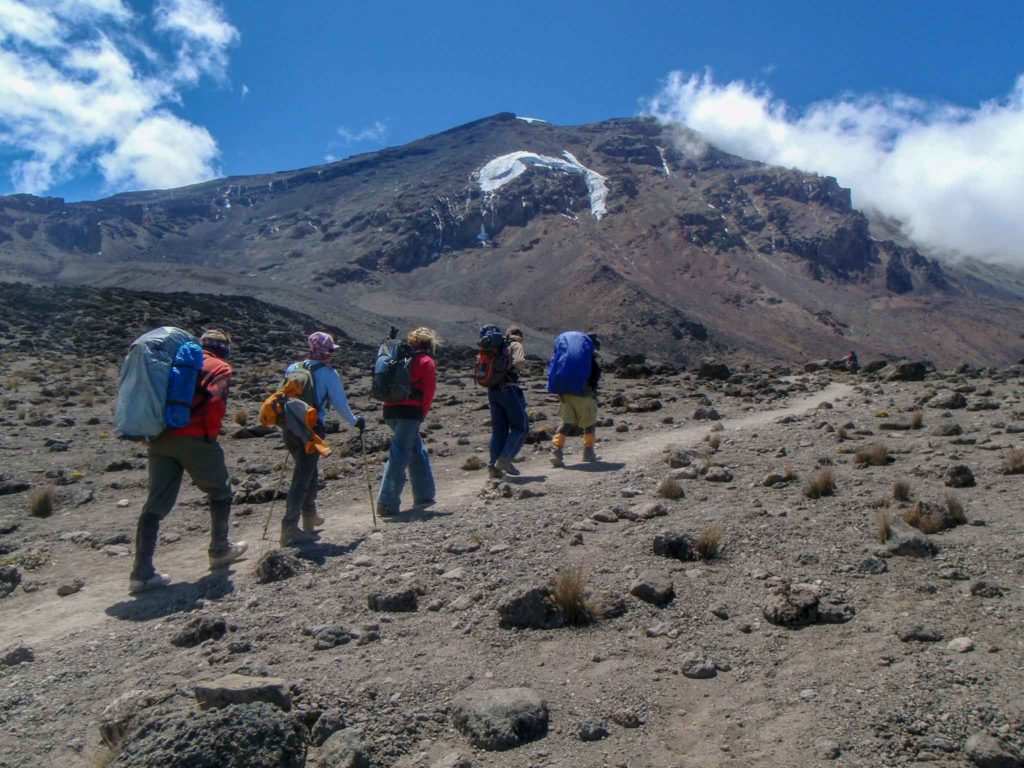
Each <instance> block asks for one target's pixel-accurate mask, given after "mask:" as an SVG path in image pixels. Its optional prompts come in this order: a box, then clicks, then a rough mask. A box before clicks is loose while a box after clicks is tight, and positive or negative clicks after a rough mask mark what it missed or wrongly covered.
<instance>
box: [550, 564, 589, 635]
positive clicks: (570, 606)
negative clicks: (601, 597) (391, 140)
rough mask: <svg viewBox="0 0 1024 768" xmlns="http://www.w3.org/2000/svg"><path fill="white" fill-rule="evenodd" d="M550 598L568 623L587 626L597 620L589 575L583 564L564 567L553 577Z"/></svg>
mask: <svg viewBox="0 0 1024 768" xmlns="http://www.w3.org/2000/svg"><path fill="white" fill-rule="evenodd" d="M549 599H550V600H551V602H552V603H554V604H555V605H557V606H558V607H559V608H560V609H561V610H562V613H563V614H564V615H565V620H566V622H567V623H568V624H573V625H576V626H585V625H587V624H593V623H594V622H595V621H597V615H596V613H595V609H594V604H593V602H592V601H591V599H590V595H589V594H588V593H587V576H586V574H585V573H584V572H583V566H582V565H578V564H577V565H574V566H571V567H569V568H563V569H562V570H561V571H559V572H558V575H556V576H555V577H554V578H553V579H551V596H550V598H549Z"/></svg>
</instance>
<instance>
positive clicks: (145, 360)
mask: <svg viewBox="0 0 1024 768" xmlns="http://www.w3.org/2000/svg"><path fill="white" fill-rule="evenodd" d="M179 352H180V353H181V354H179ZM202 360H203V350H202V347H200V346H199V342H198V341H197V340H196V339H195V337H194V336H192V335H191V334H189V333H187V332H186V331H183V330H181V329H180V328H174V327H171V326H165V327H163V328H157V329H155V330H152V331H150V332H149V333H145V334H143V335H142V336H140V337H139V338H137V339H136V340H135V341H133V342H132V344H131V346H130V347H129V348H128V355H127V356H126V357H125V360H124V363H123V364H122V365H121V379H120V384H119V385H118V389H117V402H116V404H115V406H114V431H115V433H116V434H117V436H118V437H120V438H123V439H126V440H151V439H153V438H154V437H157V436H158V435H159V434H160V433H161V432H163V431H164V430H166V429H167V428H168V427H170V428H172V429H176V428H179V427H183V426H185V425H186V424H188V422H189V419H191V417H192V403H193V399H194V397H195V391H196V381H197V378H198V374H199V370H200V369H201V368H202V365H203V363H202Z"/></svg>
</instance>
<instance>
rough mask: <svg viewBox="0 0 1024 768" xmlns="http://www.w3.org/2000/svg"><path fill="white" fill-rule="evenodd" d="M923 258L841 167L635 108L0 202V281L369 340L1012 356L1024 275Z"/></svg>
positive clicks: (754, 353) (502, 121) (810, 354)
mask: <svg viewBox="0 0 1024 768" xmlns="http://www.w3.org/2000/svg"><path fill="white" fill-rule="evenodd" d="M1008 275H1010V273H1009V272H1007V270H1003V269H1001V268H995V267H988V266H986V265H980V264H977V263H947V262H940V261H939V260H937V259H935V258H931V257H929V256H926V255H923V254H922V252H921V250H920V249H918V248H916V247H915V246H914V245H913V244H912V243H909V242H907V241H906V240H904V239H903V238H901V237H900V236H899V235H898V232H897V231H895V230H894V229H893V227H891V226H889V227H887V226H884V224H881V223H879V222H878V221H869V219H868V218H867V217H866V216H865V215H864V214H863V213H861V212H859V211H857V210H855V209H854V208H853V207H852V206H851V202H850V193H849V190H846V189H843V188H842V187H840V186H839V184H838V183H837V182H836V180H835V179H833V178H830V177H822V176H816V175H811V174H805V173H801V172H797V171H793V170H787V169H783V168H777V167H772V166H768V165H764V164H761V163H756V162H751V161H748V160H744V159H742V158H739V157H736V156H733V155H729V154H726V153H724V152H721V151H719V150H717V149H715V148H714V147H711V146H708V145H707V144H706V143H705V142H703V141H702V139H701V137H700V136H698V135H696V134H694V133H692V132H687V131H685V130H682V129H679V128H676V127H671V126H664V125H662V124H659V123H657V122H655V121H653V120H650V119H646V118H633V119H616V120H608V121H605V122H601V123H596V124H590V125H581V126H556V125H552V124H549V123H546V122H543V121H538V120H530V119H524V118H517V117H516V116H515V115H513V114H509V113H503V114H498V115H494V116H492V117H489V118H485V119H483V120H478V121H476V122H473V123H469V124H466V125H463V126H459V127H458V128H453V129H451V130H449V131H445V132H443V133H440V134H437V135H434V136H429V137H427V138H424V139H421V140H418V141H414V142H412V143H410V144H407V145H405V146H402V147H396V148H391V149H385V150H381V151H379V152H374V153H369V154H364V155H358V156H355V157H352V158H349V159H347V160H343V161H340V162H336V163H330V164H327V165H322V166H317V167H313V168H306V169H301V170H297V171H285V172H278V173H273V174H265V175H257V176H245V177H232V178H227V179H221V180H217V181H211V182H206V183H203V184H197V185H194V186H190V187H185V188H182V189H175V190H165V191H148V192H136V193H128V194H120V195H115V196H113V197H109V198H106V199H103V200H99V201H96V202H81V203H65V202H64V201H63V200H60V199H58V198H39V197H33V196H29V195H11V196H7V197H0V277H2V278H6V279H14V280H29V281H34V282H40V283H50V282H59V283H73V284H78V283H84V284H90V285H97V286H119V287H125V288H133V289H138V290H173V291H191V292H206V293H225V294H244V295H247V296H253V297H255V298H258V299H261V300H264V301H269V302H272V303H276V304H278V305H281V306H284V307H289V308H293V309H296V310H301V311H303V312H306V313H308V314H311V315H313V316H315V317H317V318H320V319H321V320H323V321H324V322H329V323H332V324H334V325H337V326H340V327H342V328H344V329H345V330H346V331H347V332H348V333H349V334H350V335H352V336H353V337H354V338H357V339H362V340H367V341H369V340H373V339H374V338H377V337H379V336H380V334H381V333H382V331H383V330H385V329H386V326H387V325H388V324H389V323H392V322H394V323H395V324H399V325H403V326H409V325H414V324H420V323H425V324H430V325H433V326H436V327H438V328H439V329H440V330H441V331H442V334H443V335H445V336H447V337H449V338H451V339H453V340H455V341H459V342H468V341H470V340H471V338H472V336H473V334H474V333H475V329H476V327H477V326H478V325H479V324H480V323H482V322H485V321H487V322H490V321H497V322H499V323H506V324H507V323H512V322H515V323H519V324H521V325H523V326H524V327H525V329H526V330H527V333H528V336H530V337H532V340H533V341H534V344H535V346H534V349H535V350H537V349H539V348H540V347H541V346H543V345H544V344H546V342H547V341H549V340H550V338H551V337H552V336H553V335H554V334H556V333H557V332H559V331H560V330H564V329H567V328H580V329H590V330H595V331H597V332H599V333H600V334H602V336H604V337H605V338H606V340H607V343H608V347H609V348H610V349H611V350H613V351H618V352H643V353H646V354H647V355H648V356H649V357H651V358H653V359H661V360H671V361H675V362H688V361H691V360H693V359H695V358H697V357H700V356H703V355H706V354H729V355H731V356H735V357H739V358H742V359H750V360H762V361H773V360H782V361H801V360H806V359H808V358H819V357H837V356H840V355H845V353H846V352H847V351H848V349H850V348H856V349H857V350H858V351H859V353H860V354H861V357H862V358H866V357H868V356H875V355H900V356H910V357H925V358H930V359H932V360H934V361H935V362H936V363H939V364H952V363H955V362H959V361H961V360H964V361H969V362H973V363H1005V362H1009V361H1011V360H1016V359H1017V358H1018V357H1020V356H1021V354H1022V349H1021V346H1022V345H1021V338H1022V337H1021V334H1022V332H1024V304H1022V299H1024V289H1022V287H1021V286H1024V280H1022V279H1021V277H1020V276H1019V275H1017V276H1015V277H1014V276H1008Z"/></svg>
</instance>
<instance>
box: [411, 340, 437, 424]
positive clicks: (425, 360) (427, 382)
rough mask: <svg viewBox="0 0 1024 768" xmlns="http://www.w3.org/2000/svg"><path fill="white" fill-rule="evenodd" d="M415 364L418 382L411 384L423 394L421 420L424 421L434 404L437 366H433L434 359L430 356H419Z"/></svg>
mask: <svg viewBox="0 0 1024 768" xmlns="http://www.w3.org/2000/svg"><path fill="white" fill-rule="evenodd" d="M417 362H418V363H419V365H418V366H417V368H416V370H417V371H418V372H419V376H418V380H417V381H415V382H413V386H415V387H416V388H417V389H418V390H419V391H420V392H422V393H423V418H424V419H425V418H427V414H428V413H430V406H431V404H432V403H433V402H434V393H436V392H437V366H435V365H434V358H432V357H430V355H420V357H419V360H418V361H417Z"/></svg>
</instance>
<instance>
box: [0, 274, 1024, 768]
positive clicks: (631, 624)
mask: <svg viewBox="0 0 1024 768" xmlns="http://www.w3.org/2000/svg"><path fill="white" fill-rule="evenodd" d="M171 321H173V322H176V323H179V324H183V325H185V326H186V327H189V328H190V329H192V330H199V329H200V327H201V326H203V325H224V324H228V323H231V324H232V326H231V327H232V328H233V329H234V331H235V335H236V337H237V338H238V339H239V340H240V343H239V346H238V349H237V354H235V355H234V359H233V361H232V362H233V365H234V368H235V371H236V383H235V386H234V387H233V389H232V399H231V403H230V408H229V414H230V415H231V417H232V418H231V419H230V420H229V421H228V423H227V424H226V426H225V430H224V434H223V436H222V437H221V444H222V445H223V447H224V451H225V455H226V457H227V461H228V467H229V471H230V473H231V476H232V478H233V483H234V487H235V489H236V504H235V508H234V509H235V513H234V516H233V529H232V536H233V537H234V538H235V539H247V540H249V542H250V544H251V545H252V547H253V548H252V550H251V557H249V558H248V559H247V560H245V561H242V562H239V563H237V564H236V565H235V566H234V567H233V568H231V569H225V570H222V571H218V572H216V573H210V572H208V571H207V562H206V542H207V526H208V522H209V517H208V513H207V510H206V508H205V504H204V499H203V498H202V496H201V494H199V492H198V491H197V490H196V489H195V488H194V487H192V486H191V484H189V483H188V482H186V483H185V484H184V486H183V492H182V496H181V499H180V502H179V504H178V506H177V507H176V509H175V510H174V511H173V512H172V513H171V515H170V516H169V517H168V519H167V520H166V521H165V523H164V525H163V526H162V529H161V538H160V544H159V547H158V550H157V559H156V562H157V565H158V566H159V567H160V568H161V570H166V571H168V572H169V573H170V574H171V576H172V579H173V583H172V584H171V585H170V586H169V587H168V588H167V589H166V590H162V591H159V592H154V593H149V594H146V595H143V596H141V597H138V598H133V597H131V596H129V595H128V594H127V577H128V571H129V569H130V555H131V533H132V531H133V526H134V522H135V519H136V515H137V514H138V511H139V508H140V506H141V504H142V502H143V499H144V497H145V492H146V462H145V458H144V452H143V450H141V449H140V446H137V445H134V444H129V443H124V442H120V441H117V440H114V439H113V438H112V436H111V425H110V418H111V409H112V404H113V400H114V395H115V389H116V384H115V383H116V370H117V366H118V363H119V362H120V358H121V356H122V354H123V350H124V339H127V338H129V337H131V336H133V335H134V334H135V333H136V332H138V331H139V330H142V329H145V328H148V327H149V326H152V325H155V324H159V323H162V322H171ZM315 322H316V321H314V320H313V319H312V318H308V317H303V316H299V315H297V314H295V313H292V312H288V311H282V310H281V309H280V308H278V307H272V306H267V305H264V304H262V303H260V302H257V301H254V300H251V299H224V298H218V297H190V296H187V295H181V294H164V295H156V294H135V293H132V292H129V291H124V290H117V291H107V290H103V291H94V290H91V289H86V288H73V289H59V290H53V289H50V288H32V289H27V288H25V287H23V286H13V287H12V286H7V287H2V288H0V354H2V357H3V362H4V366H5V379H6V380H5V383H4V392H3V396H2V399H0V456H2V457H3V462H2V464H3V466H2V470H0V471H2V473H3V476H2V477H0V766H2V767H3V768H29V767H30V766H32V767H34V766H39V765H59V766H62V767H66V768H96V767H97V766H112V767H113V768H129V767H132V768H134V767H136V766H138V767H140V768H141V767H142V766H146V768H152V767H153V766H161V768H186V767H191V766H196V765H211V766H212V765H216V766H222V767H223V768H265V766H288V767H289V768H303V766H310V767H311V768H312V766H319V767H320V768H341V767H342V766H344V767H348V768H351V766H363V767H364V768H473V767H474V766H475V767H476V768H483V767H485V766H486V767H489V768H490V767H496V768H500V767H507V768H513V767H514V768H520V767H521V766H535V767H536V768H541V767H542V766H549V767H550V768H563V767H564V768H598V767H602V768H603V767H605V766H649V767H650V768H678V766H688V765H701V766H712V767H720V768H731V767H733V766H758V767H760V766H764V767H765V768H769V767H772V768H774V766H780V765H786V766H794V767H795V768H812V767H815V768H817V767H818V766H822V765H835V766H838V767H846V766H849V767H850V768H854V767H858V768H859V767H860V766H880V765H886V766H899V767H901V768H902V767H903V766H907V767H908V768H909V766H920V765H923V764H927V765H933V766H943V767H945V766H950V767H951V768H952V766H977V767H979V768H983V767H985V766H994V765H998V766H1010V768H1020V766H1021V765H1022V764H1024V763H1022V759H1021V749H1022V748H1024V710H1022V702H1024V697H1022V692H1024V674H1022V670H1024V645H1022V641H1021V636H1020V616H1021V611H1022V610H1024V600H1022V595H1024V569H1022V563H1021V553H1020V546H1019V542H1020V540H1021V519H1020V513H1019V509H1020V506H1021V505H1020V501H1021V498H1022V495H1024V451H1021V450H1020V448H1021V442H1020V439H1019V438H1020V436H1021V434H1022V433H1024V400H1022V396H1024V367H1021V366H1013V367H1010V368H1004V369H998V370H997V369H984V370H977V369H973V368H970V367H968V366H964V367H960V368H958V369H957V370H944V371H938V372H931V373H926V372H925V371H924V370H923V369H920V368H915V367H914V366H909V365H908V366H902V367H893V368H890V369H889V370H887V371H886V372H885V373H884V374H875V375H861V376H850V375H848V374H845V373H840V374H835V373H831V372H828V371H819V372H815V373H812V374H807V375H804V374H794V373H793V372H792V371H787V370H783V369H780V368H774V369H770V370H768V369H758V368H753V367H751V368H745V367H738V368H736V369H734V370H733V371H731V372H730V371H728V370H723V369H722V368H721V367H715V366H706V367H705V368H703V369H701V370H699V371H696V372H690V373H681V372H679V371H676V370H671V369H664V370H662V371H659V372H655V373H651V372H648V373H647V374H646V375H641V377H640V378H630V379H625V378H619V377H617V376H609V377H608V378H607V381H606V383H605V385H604V387H603V391H602V393H601V414H600V415H601V419H602V421H601V426H600V428H599V430H598V435H599V443H598V452H599V457H600V460H599V461H598V462H596V463H593V464H583V463H581V462H580V461H579V452H580V441H579V439H578V438H573V439H571V440H570V443H569V446H568V449H569V450H568V456H567V459H568V460H567V466H566V467H565V468H564V469H558V470H555V469H552V468H551V466H550V464H549V462H548V461H547V457H546V448H547V439H548V437H549V436H550V431H551V429H552V426H553V421H554V418H555V414H556V408H557V404H556V403H555V402H553V400H552V399H550V398H549V397H548V396H547V395H546V394H545V393H544V384H543V378H542V373H541V372H542V363H541V361H535V362H534V363H533V364H532V365H531V367H530V370H529V372H528V375H527V376H526V377H525V388H526V394H527V401H528V405H529V408H530V415H531V419H532V427H533V431H532V433H531V437H530V442H529V444H528V445H527V447H526V450H525V451H524V453H523V456H522V460H521V461H520V462H519V464H518V466H519V468H520V470H521V474H520V475H519V476H518V477H514V478H509V480H508V482H491V481H488V480H487V479H486V478H485V477H484V473H483V472H482V471H481V469H480V467H481V465H482V463H481V462H480V461H479V459H480V457H481V456H484V455H485V453H486V445H487V438H488V424H487V416H486V406H485V402H486V401H485V397H484V394H483V392H482V391H481V390H480V389H479V388H477V387H475V386H474V385H473V384H472V383H471V381H470V375H469V370H468V368H467V366H466V365H464V364H463V363H464V362H465V361H464V360H459V359H458V357H457V356H454V357H452V358H450V359H448V360H447V361H442V363H441V365H440V366H439V375H440V382H439V383H440V386H439V392H438V398H437V404H436V408H435V410H434V411H433V412H432V414H431V417H430V419H428V420H427V422H425V424H424V425H423V428H424V429H423V431H424V434H425V441H426V444H427V446H428V447H429V450H430V452H431V461H432V464H433V467H434V471H435V475H436V477H437V478H438V497H437V503H436V504H435V505H434V506H433V507H430V508H428V509H422V508H421V509H415V510H413V509H406V511H405V512H404V513H403V514H401V515H399V516H398V517H395V518H391V519H388V520H386V521H381V522H380V524H379V526H378V528H377V529H376V530H375V529H374V528H373V525H372V523H371V517H370V510H369V505H368V500H367V490H366V475H365V474H364V473H367V472H368V473H369V475H370V478H371V482H372V483H374V484H376V483H377V482H378V481H379V477H380V471H381V460H382V458H383V453H384V450H386V447H387V430H386V427H385V426H384V425H383V424H382V423H381V422H380V421H379V419H378V418H377V416H378V414H379V411H378V410H377V409H376V407H375V406H374V405H373V404H372V403H371V402H370V401H369V399H368V381H367V379H366V366H365V364H363V362H362V361H361V359H360V358H361V355H362V354H364V352H365V351H366V350H363V349H362V348H360V347H358V346H356V345H354V344H353V343H352V342H350V341H348V340H346V341H345V342H344V347H345V348H344V349H343V350H342V353H341V363H342V366H341V368H342V372H343V377H344V379H345V381H346V384H347V388H348V391H349V395H350V399H351V402H352V406H353V408H354V410H355V411H356V413H359V414H365V415H366V416H367V417H368V422H369V427H368V433H367V438H368V439H367V460H366V463H365V465H364V457H363V455H362V453H361V452H360V447H359V441H358V440H357V439H354V435H353V433H352V432H350V431H348V430H347V429H342V430H341V431H338V432H334V431H332V433H331V434H330V435H329V436H328V440H329V442H330V443H331V445H332V446H333V447H334V448H335V453H334V455H332V456H331V457H329V458H328V459H327V460H325V462H324V463H323V477H322V483H323V487H322V490H321V494H320V510H321V512H322V513H323V514H324V516H325V517H326V518H327V523H326V525H325V527H324V529H323V531H322V533H321V536H320V540H319V541H318V542H317V543H315V544H313V545H310V546H308V547H305V548H304V549H302V550H300V551H298V552H296V553H295V554H294V555H293V556H281V555H279V554H274V555H272V556H271V559H270V560H265V561H263V560H260V555H261V554H264V553H271V552H274V550H273V546H272V544H271V542H270V541H265V540H263V538H262V535H263V530H264V526H265V523H266V520H267V518H268V515H270V518H271V519H270V530H271V539H272V537H273V531H274V530H275V528H276V527H277V525H278V524H279V521H280V515H281V503H280V502H278V503H277V504H276V505H273V506H272V503H271V501H270V500H271V499H272V498H273V496H274V490H275V488H276V486H277V482H278V476H279V474H280V471H281V464H282V460H283V456H284V452H283V450H282V448H281V440H280V437H279V436H278V435H277V434H276V433H274V432H273V431H271V432H269V433H265V431H264V430H260V429H255V428H254V426H253V423H252V421H253V417H254V415H255V410H256V408H257V407H258V404H259V402H260V401H261V399H262V397H263V396H264V395H265V394H266V392H267V391H269V389H271V388H272V387H273V386H275V385H276V383H277V381H278V377H279V376H280V367H281V365H282V364H283V363H284V362H287V361H288V360H290V359H291V358H292V357H293V356H295V355H296V353H297V352H298V351H300V349H301V339H302V337H303V335H304V333H305V331H306V330H307V329H308V328H309V327H310V326H311V325H312V324H315ZM107 328H110V329H113V330H111V331H110V335H109V336H108V335H100V334H102V333H103V329H107ZM530 351H533V349H532V348H531V349H530ZM461 354H464V353H461ZM702 374H703V375H702ZM710 375H714V376H718V377H725V378H708V377H707V376H710ZM907 375H909V376H911V377H915V378H921V377H923V378H924V380H920V381H903V380H901V379H903V378H906V376H907ZM890 379H892V380H890ZM243 422H245V423H243ZM334 422H335V419H331V420H330V422H329V423H334ZM826 481H830V482H826ZM40 498H43V499H45V498H49V499H50V502H51V503H50V504H49V505H47V504H43V503H41V502H40V501H39V499H40ZM407 501H408V499H407ZM907 520H914V521H916V524H917V525H918V526H920V528H921V529H923V530H918V529H915V528H911V527H910V525H909V523H907V522H905V521H907ZM958 523H959V524H958ZM948 524H953V527H951V528H945V529H944V530H936V528H943V527H945V526H946V525H948ZM925 531H929V532H928V533H926V532H925ZM713 543H717V549H715V548H713V547H712V544H713ZM258 561H259V562H263V563H264V564H265V566H266V567H263V568H258V567H257V562H258ZM271 565H272V566H273V567H270V566H271Z"/></svg>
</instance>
